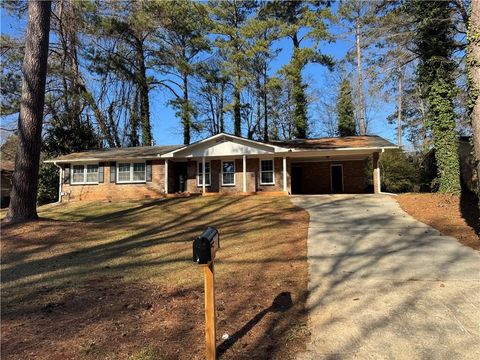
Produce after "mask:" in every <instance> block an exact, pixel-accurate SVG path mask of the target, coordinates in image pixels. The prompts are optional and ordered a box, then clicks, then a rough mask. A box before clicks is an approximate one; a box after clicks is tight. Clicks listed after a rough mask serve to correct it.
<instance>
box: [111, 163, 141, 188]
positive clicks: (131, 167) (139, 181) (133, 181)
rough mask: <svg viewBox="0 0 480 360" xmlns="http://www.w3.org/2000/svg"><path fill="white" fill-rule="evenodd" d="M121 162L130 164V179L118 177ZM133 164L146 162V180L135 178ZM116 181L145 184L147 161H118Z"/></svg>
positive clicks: (119, 182)
mask: <svg viewBox="0 0 480 360" xmlns="http://www.w3.org/2000/svg"><path fill="white" fill-rule="evenodd" d="M120 164H130V179H129V180H119V179H118V175H119V172H118V167H119V165H120ZM133 164H144V165H145V166H144V169H145V170H144V175H145V180H133ZM115 172H116V174H115V177H116V181H117V183H118V184H145V183H146V182H147V162H146V161H134V162H129V161H124V162H123V161H118V162H117V169H116V171H115Z"/></svg>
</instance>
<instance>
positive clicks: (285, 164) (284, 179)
mask: <svg viewBox="0 0 480 360" xmlns="http://www.w3.org/2000/svg"><path fill="white" fill-rule="evenodd" d="M283 191H284V192H287V157H286V156H284V157H283Z"/></svg>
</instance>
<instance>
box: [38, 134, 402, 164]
mask: <svg viewBox="0 0 480 360" xmlns="http://www.w3.org/2000/svg"><path fill="white" fill-rule="evenodd" d="M269 144H271V145H275V146H279V147H284V148H286V149H299V150H308V149H312V150H324V149H327V150H328V149H330V150H334V149H351V148H383V147H386V148H388V147H396V145H395V144H392V143H391V142H390V141H387V140H385V139H383V138H381V137H380V136H347V137H335V138H317V139H296V140H284V141H271V142H269ZM184 146H185V145H169V146H139V147H125V148H113V149H100V150H89V151H82V152H76V153H72V154H68V155H62V156H59V157H57V158H55V159H51V160H47V162H53V161H61V162H67V161H88V160H93V161H102V160H103V161H108V160H117V159H135V158H139V159H152V158H156V157H159V156H161V155H163V154H166V153H168V152H170V151H173V150H177V149H180V148H183V147H184Z"/></svg>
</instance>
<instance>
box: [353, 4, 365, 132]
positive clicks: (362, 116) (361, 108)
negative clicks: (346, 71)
mask: <svg viewBox="0 0 480 360" xmlns="http://www.w3.org/2000/svg"><path fill="white" fill-rule="evenodd" d="M356 4H357V6H358V7H359V4H358V0H357V1H356ZM359 14H360V11H359ZM360 28H361V25H360V18H359V17H358V18H357V23H356V26H355V42H356V47H357V71H358V102H359V108H358V109H359V131H360V135H365V134H366V132H367V131H366V127H365V100H364V98H363V70H362V47H361V33H360Z"/></svg>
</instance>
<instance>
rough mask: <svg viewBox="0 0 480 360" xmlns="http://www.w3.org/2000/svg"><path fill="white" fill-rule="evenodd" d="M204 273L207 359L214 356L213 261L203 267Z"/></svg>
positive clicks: (212, 359)
mask: <svg viewBox="0 0 480 360" xmlns="http://www.w3.org/2000/svg"><path fill="white" fill-rule="evenodd" d="M203 272H204V275H205V342H206V346H207V360H215V358H216V351H217V349H216V344H215V337H216V329H215V323H216V316H215V315H216V314H215V272H214V266H213V261H211V262H210V264H208V265H206V266H204V267H203Z"/></svg>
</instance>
